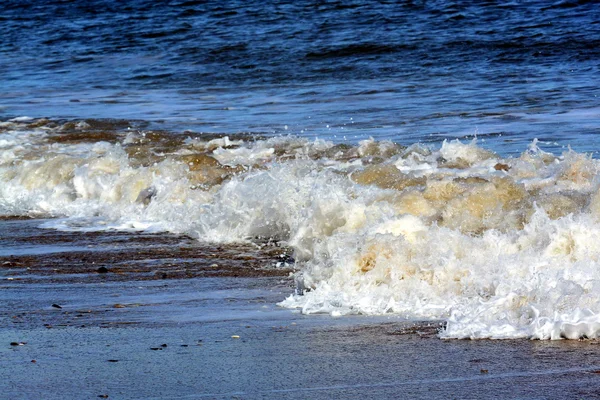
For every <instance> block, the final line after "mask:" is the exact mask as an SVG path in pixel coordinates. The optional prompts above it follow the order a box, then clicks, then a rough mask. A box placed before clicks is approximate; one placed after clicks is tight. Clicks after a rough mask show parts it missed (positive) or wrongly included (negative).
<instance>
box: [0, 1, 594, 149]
mask: <svg viewBox="0 0 600 400" xmlns="http://www.w3.org/2000/svg"><path fill="white" fill-rule="evenodd" d="M599 22H600V7H598V5H597V4H596V3H595V2H591V1H590V2H586V1H555V2H547V1H528V2H516V1H515V2H496V1H485V2H453V1H405V2H386V1H379V2H365V1H306V2H292V1H230V2H220V1H170V2H166V1H165V2H156V3H155V2H145V1H136V0H129V1H123V2H112V1H101V0H97V1H74V2H73V1H46V2H43V3H40V2H36V1H29V2H27V1H13V0H8V1H4V2H3V3H2V5H0V25H1V26H2V35H0V78H1V81H2V93H1V94H0V107H1V108H0V117H2V118H4V119H6V118H8V117H15V116H22V115H27V116H31V117H42V116H46V117H53V118H82V117H83V118H89V117H94V118H98V117H101V118H126V119H142V120H147V121H152V122H156V123H157V126H159V127H161V128H167V129H171V130H175V131H177V130H179V131H181V130H184V129H192V130H195V131H200V132H220V133H235V132H253V133H261V134H290V133H291V134H295V135H301V136H309V137H314V136H318V137H322V138H328V139H333V140H336V141H344V140H347V141H352V142H356V141H357V140H359V139H364V138H366V137H369V136H374V137H376V138H392V139H394V140H395V141H399V142H401V143H403V144H411V143H414V142H417V141H421V142H429V141H440V140H442V139H444V138H455V137H466V136H472V135H474V134H477V135H479V137H481V138H485V139H487V142H488V144H487V146H488V147H492V148H493V149H495V150H497V151H500V152H504V153H515V152H520V151H522V149H523V143H524V142H529V141H531V139H533V138H534V137H538V138H540V140H542V141H543V142H547V143H546V146H547V148H548V149H550V150H552V151H559V152H560V151H562V148H563V147H564V146H567V145H571V146H573V147H574V148H575V149H576V150H578V151H596V150H597V149H596V145H597V141H596V139H595V134H597V133H599V128H598V125H599V124H598V122H599V119H600V104H599V102H598V98H597V97H596V96H597V94H598V93H597V92H598V90H597V87H598V79H597V77H598V76H599V71H598V69H599V65H600V58H599V56H600V23H599ZM515 143H516V144H515Z"/></svg>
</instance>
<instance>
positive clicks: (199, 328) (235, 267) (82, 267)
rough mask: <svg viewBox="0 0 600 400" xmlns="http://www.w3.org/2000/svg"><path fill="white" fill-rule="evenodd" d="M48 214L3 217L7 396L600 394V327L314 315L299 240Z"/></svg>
mask: <svg viewBox="0 0 600 400" xmlns="http://www.w3.org/2000/svg"><path fill="white" fill-rule="evenodd" d="M40 222H41V221H39V220H28V219H4V220H2V221H0V254H1V256H0V304H1V307H0V363H1V364H0V365H2V368H0V393H1V395H0V397H2V398H7V399H9V398H10V399H30V398H45V399H48V398H51V399H65V398H77V399H93V398H101V397H100V396H108V398H116V399H148V398H154V399H171V398H190V399H192V398H218V399H232V398H237V399H246V398H248V399H254V398H273V399H306V398H317V399H327V398H357V399H358V398H361V399H364V398H474V399H475V398H528V399H529V398H536V399H547V398H596V397H598V396H600V346H599V345H598V342H597V341H553V342H551V341H530V340H495V341H493V340H479V341H462V340H460V341H459V340H446V341H445V340H440V339H439V338H437V336H436V333H437V331H438V329H440V328H441V326H442V325H441V324H440V323H439V322H427V321H425V322H418V321H405V320H402V319H401V318H398V317H376V318H375V317H360V316H353V317H343V318H332V317H330V316H319V315H317V316H314V315H313V316H305V315H301V314H299V313H297V312H293V311H290V310H286V309H281V308H279V307H277V306H276V303H277V302H278V301H280V300H282V299H283V298H285V297H286V296H288V295H289V294H290V293H292V291H293V280H292V279H291V278H290V277H289V273H290V272H291V266H289V265H288V266H285V265H284V266H283V267H282V266H281V265H282V264H279V267H278V266H277V265H278V263H282V262H285V261H290V258H289V251H288V250H287V249H284V248H280V247H277V246H274V245H272V244H263V245H256V246H254V245H244V246H225V245H219V246H212V245H205V244H200V243H198V242H196V241H194V240H192V239H190V238H186V237H181V236H175V235H162V234H160V235H159V234H142V233H123V232H121V233H118V232H94V233H81V232H58V231H54V230H46V229H39V228H37V227H38V226H39V224H40ZM102 268H104V269H105V270H104V269H102ZM103 398H106V397H103Z"/></svg>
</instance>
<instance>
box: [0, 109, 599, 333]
mask: <svg viewBox="0 0 600 400" xmlns="http://www.w3.org/2000/svg"><path fill="white" fill-rule="evenodd" d="M130 128H131V126H130V124H129V123H127V121H119V120H116V121H99V120H87V121H67V122H64V121H63V122H59V121H51V120H33V119H29V118H28V119H14V120H11V121H5V122H0V146H1V148H2V153H0V181H1V184H0V215H3V216H5V217H6V218H14V217H15V216H23V217H26V216H34V215H35V216H40V215H42V216H61V217H63V218H61V219H60V220H56V223H55V224H53V223H52V222H50V223H49V225H48V224H47V226H51V227H54V228H55V229H64V230H105V229H126V230H131V229H134V230H136V229H137V230H147V231H151V232H157V231H165V232H173V233H177V234H186V235H188V236H192V237H195V238H197V239H199V240H201V241H204V242H216V243H235V242H237V243H240V242H246V243H247V242H253V241H262V240H271V241H278V242H280V243H281V244H282V245H285V246H289V247H290V248H293V249H294V259H295V262H296V269H297V271H298V272H297V275H296V281H297V283H298V289H297V294H294V295H291V296H290V297H289V298H287V299H286V300H284V301H283V302H282V303H281V305H283V306H285V307H292V308H299V309H301V310H302V312H304V313H329V314H331V315H343V314H373V315H381V314H388V313H393V314H398V315H402V316H405V317H407V318H413V319H419V320H423V319H427V320H444V321H446V323H445V329H444V330H443V332H442V333H441V334H440V336H441V337H444V338H538V339H560V338H568V339H577V338H597V337H599V336H600V306H599V304H600V272H599V271H600V250H599V249H598V247H597V243H598V240H600V180H598V175H599V172H600V162H599V161H598V160H595V159H593V158H591V157H590V156H588V155H586V154H580V153H576V152H573V151H567V152H565V153H563V154H562V155H554V154H550V153H547V152H544V151H543V150H542V149H540V147H538V143H537V142H536V141H534V142H533V143H531V145H530V146H529V147H528V148H527V149H525V151H524V152H523V153H522V154H521V155H519V156H518V157H513V158H503V157H501V156H499V155H498V154H495V153H493V152H491V151H489V150H487V149H485V148H482V147H480V146H479V145H478V144H477V142H476V141H472V142H468V143H463V142H460V141H445V142H443V144H442V145H441V146H424V145H422V144H413V145H410V146H408V147H407V146H402V145H400V144H397V143H393V142H390V141H376V140H373V139H369V140H364V141H361V142H359V143H357V144H335V143H332V142H328V141H323V140H315V141H310V140H308V139H305V138H298V137H293V136H289V137H272V138H262V139H255V140H248V138H247V137H245V136H244V135H240V136H238V137H230V136H219V135H217V136H208V135H202V134H200V133H193V132H183V133H182V134H174V133H170V132H164V131H152V130H143V129H130Z"/></svg>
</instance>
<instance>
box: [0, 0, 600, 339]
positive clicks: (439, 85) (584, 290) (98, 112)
mask: <svg viewBox="0 0 600 400" xmlns="http://www.w3.org/2000/svg"><path fill="white" fill-rule="evenodd" d="M0 32H1V33H0V218H1V219H2V221H4V223H3V225H2V226H3V227H4V228H3V230H4V232H0V236H4V237H5V238H6V237H8V236H10V235H14V229H16V228H14V224H15V223H16V224H25V222H23V221H29V220H27V219H31V221H33V222H31V221H29V222H26V224H27V226H28V227H30V228H31V224H32V223H33V224H34V225H35V226H34V227H33V228H31V229H37V230H39V231H44V232H45V231H48V232H58V233H61V232H62V233H65V234H66V233H68V234H70V235H72V234H82V235H83V234H86V235H88V236H86V240H87V241H86V246H101V245H102V240H104V239H105V238H106V236H107V235H109V236H110V235H120V234H125V233H126V234H136V235H150V236H151V237H154V238H155V237H159V238H160V237H163V238H170V239H169V240H171V239H172V238H173V237H178V238H186V240H187V239H192V240H193V241H195V242H198V243H202V244H204V245H207V246H208V245H210V246H216V247H214V248H219V247H218V246H233V247H231V248H232V249H235V248H244V249H247V248H248V247H250V248H262V247H265V246H267V247H268V246H274V247H277V248H280V249H285V250H282V253H281V255H280V256H281V257H280V260H279V261H277V262H267V261H264V262H263V261H262V260H263V258H261V257H262V256H258V255H255V256H252V255H251V256H248V253H247V250H244V252H245V253H244V254H245V257H247V258H248V259H249V262H250V263H252V264H253V265H256V266H255V268H258V269H260V268H263V269H266V270H275V271H277V270H278V269H281V270H283V271H289V272H285V273H286V274H287V273H289V274H291V277H290V279H291V280H292V281H293V285H292V286H290V287H289V288H288V292H287V293H285V294H284V295H282V296H281V298H280V299H278V301H277V304H278V305H279V306H280V307H282V308H283V309H285V308H288V309H289V310H290V311H289V312H301V313H303V314H306V315H311V314H323V315H324V316H325V317H327V318H343V317H344V316H348V315H372V316H390V317H394V318H401V319H406V320H419V321H423V320H425V321H442V326H443V328H442V329H440V331H439V333H438V335H439V337H441V338H471V339H477V338H494V339H515V338H529V339H562V338H566V339H581V338H598V337H599V336H600V247H598V241H599V240H600V190H599V189H600V177H599V172H600V161H599V159H598V154H599V153H598V151H599V150H600V99H599V98H598V95H599V94H600V91H599V90H598V87H599V84H600V80H599V77H600V6H599V5H598V3H597V2H595V1H585V0H561V1H534V0H532V1H518V0H514V1H492V0H486V1H442V0H437V1H436V0H421V1H418V0H415V1H408V0H406V1H383V0H382V1H365V0H354V1H352V0H348V1H342V0H331V1H328V0H322V1H312V0H307V1H285V0H281V1H274V0H261V1H256V0H246V1H236V0H232V1H211V0H208V1H193V0H190V1H186V0H172V1H156V2H149V1H142V0H123V1H118V2H116V1H108V0H89V1H85V0H76V1H72V0H68V1H67V0H47V1H35V0H29V1H27V0H19V1H17V0H4V1H2V3H1V4H0ZM7 221H8V222H7ZM15 221H16V222H15ZM9 222H10V223H9ZM11 224H13V225H11ZM11 226H13V228H10V227H11ZM9 228H10V229H13V231H11V232H13V233H10V232H9V230H10V229H9ZM19 229H21V228H19ZM28 229H29V228H28ZM90 232H92V233H94V234H95V235H96V236H93V235H91V236H90V235H89V233H90ZM9 233H10V234H9ZM140 237H141V236H140ZM143 237H146V236H143ZM103 238H104V239H103ZM157 240H158V239H157ZM164 240H167V239H164ZM140 242H143V241H141V240H140ZM2 243H8V242H6V241H5V242H2ZM11 243H13V244H14V243H15V242H14V241H13V242H11ZM144 243H146V242H144ZM46 245H48V244H47V243H46ZM51 245H52V243H50V246H51ZM142 245H143V244H142ZM142 245H140V246H142ZM6 246H8V245H6ZM235 246H241V247H235ZM252 246H254V247H252ZM222 248H225V247H221V249H222ZM227 248H230V247H227ZM150 250H151V245H148V246H147V248H146V251H150ZM16 251H17V250H15V247H14V246H13V247H10V248H9V247H6V248H5V249H4V250H2V249H0V254H1V255H2V256H3V257H5V256H6V257H8V256H15V255H19V254H21V255H22V254H25V253H27V250H26V249H25V250H23V249H21V250H18V251H20V253H18V254H17V253H16ZM35 251H40V250H39V248H38V249H37V250H35ZM43 251H49V250H47V249H45V250H43ZM215 251H219V250H215ZM232 251H233V250H232ZM239 251H240V252H241V251H242V250H239ZM253 257H254V258H253ZM232 258H235V257H234V256H231V257H230V259H232ZM242 258H243V257H242ZM6 260H8V259H6ZM236 260H237V259H236ZM4 262H5V264H6V265H9V264H10V263H11V262H12V261H10V260H8V261H4ZM183 262H184V260H177V259H175V260H174V261H173V268H176V267H177V265H178V264H181V263H183ZM236 262H239V260H237V261H236ZM65 263H67V261H65ZM63 267H65V268H66V266H63ZM109 267H110V266H109ZM56 268H58V269H60V268H61V266H60V265H59V266H57V267H56ZM2 274H4V276H5V277H6V276H8V275H6V274H7V272H6V270H3V271H2ZM0 276H1V275H0ZM164 277H167V278H168V276H163V278H164ZM5 279H9V278H5ZM10 279H12V278H10ZM240 279H242V278H240Z"/></svg>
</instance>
